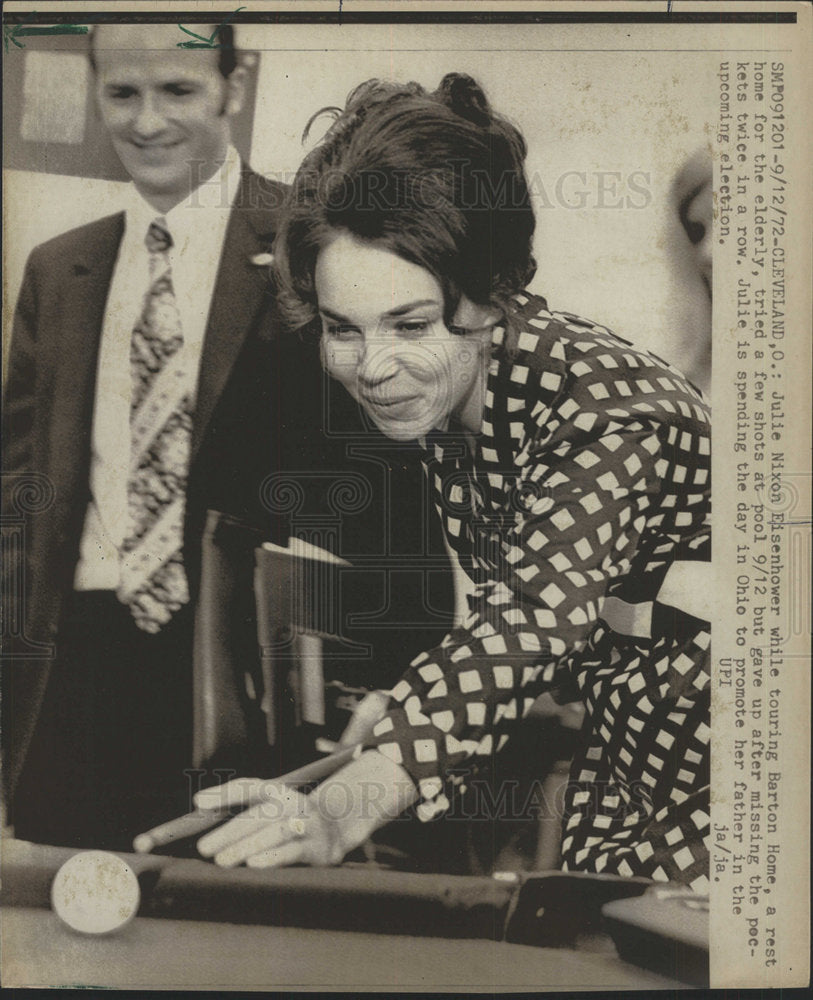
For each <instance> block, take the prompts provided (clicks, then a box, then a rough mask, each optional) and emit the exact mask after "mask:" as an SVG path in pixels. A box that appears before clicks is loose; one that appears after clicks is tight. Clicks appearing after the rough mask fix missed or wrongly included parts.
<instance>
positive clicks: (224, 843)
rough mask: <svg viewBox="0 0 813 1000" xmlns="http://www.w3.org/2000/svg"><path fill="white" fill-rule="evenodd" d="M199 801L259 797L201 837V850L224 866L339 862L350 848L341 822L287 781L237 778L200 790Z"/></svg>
mask: <svg viewBox="0 0 813 1000" xmlns="http://www.w3.org/2000/svg"><path fill="white" fill-rule="evenodd" d="M258 800H259V801H258ZM195 802H196V805H197V806H198V808H201V806H202V807H203V808H208V804H209V802H212V803H214V802H216V803H217V805H218V806H222V807H225V808H233V807H235V806H240V805H244V804H246V803H248V802H254V803H255V804H254V805H251V806H250V807H249V808H248V809H246V810H245V812H242V813H240V815H239V816H235V817H234V819H231V820H229V822H228V823H226V824H224V825H223V826H221V827H219V828H218V829H217V830H214V831H212V832H211V833H207V834H206V836H204V837H201V839H200V840H199V841H198V850H199V851H200V853H201V854H202V855H203V856H204V857H205V858H214V861H215V863H216V864H218V865H221V866H222V867H223V868H233V867H234V866H235V865H239V864H242V863H243V862H245V863H246V864H247V865H248V866H249V868H278V867H283V866H284V865H295V864H308V865H336V864H339V862H340V861H341V860H342V858H343V857H344V855H345V853H346V851H345V849H344V847H343V846H342V841H341V837H340V830H339V826H338V824H337V823H336V821H335V820H333V821H331V819H330V818H329V817H327V816H325V815H323V813H322V811H321V810H320V809H319V806H318V803H317V800H316V798H315V796H313V795H303V794H302V793H301V792H297V791H296V790H295V789H292V788H288V787H287V786H286V785H281V784H277V783H274V782H272V781H261V780H259V779H255V778H238V779H237V780H236V781H230V782H228V783H227V784H224V785H219V786H216V787H214V788H207V789H205V790H204V791H202V792H199V793H198V795H197V796H196V798H195Z"/></svg>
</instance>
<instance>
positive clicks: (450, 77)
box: [434, 73, 492, 128]
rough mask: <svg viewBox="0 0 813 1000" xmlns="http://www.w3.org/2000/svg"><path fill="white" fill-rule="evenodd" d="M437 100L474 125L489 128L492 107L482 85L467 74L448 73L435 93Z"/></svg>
mask: <svg viewBox="0 0 813 1000" xmlns="http://www.w3.org/2000/svg"><path fill="white" fill-rule="evenodd" d="M434 96H435V98H436V99H437V100H438V101H440V102H441V104H445V105H446V107H447V108H449V109H450V110H451V111H454V113H455V114H456V115H460V117H461V118H465V119H466V121H470V122H471V123H472V124H473V125H479V126H480V127H481V128H488V126H489V125H490V124H491V121H492V113H491V107H490V105H489V103H488V99H487V98H486V95H485V94H484V93H483V91H482V89H481V88H480V85H479V84H478V83H477V81H476V80H473V79H472V78H471V77H470V76H469V75H468V74H467V73H447V74H446V76H444V77H443V79H442V80H441V81H440V85H439V86H438V89H437V90H436V91H435V95H434Z"/></svg>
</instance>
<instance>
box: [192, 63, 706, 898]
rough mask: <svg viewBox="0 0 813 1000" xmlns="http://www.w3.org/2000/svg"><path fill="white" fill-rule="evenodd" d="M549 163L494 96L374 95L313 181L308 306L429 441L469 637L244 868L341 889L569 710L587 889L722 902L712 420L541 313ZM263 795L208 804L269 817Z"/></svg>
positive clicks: (305, 310)
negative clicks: (540, 239) (366, 848)
mask: <svg viewBox="0 0 813 1000" xmlns="http://www.w3.org/2000/svg"><path fill="white" fill-rule="evenodd" d="M524 159H525V142H524V140H523V138H522V136H521V134H520V133H519V131H518V130H517V129H516V128H515V127H514V126H513V125H512V124H511V123H510V122H508V121H507V119H505V118H503V117H502V116H501V115H499V114H497V113H496V112H495V111H493V110H492V109H491V107H490V106H489V104H488V101H487V99H486V97H485V95H484V94H483V92H482V90H481V89H480V87H479V86H478V85H477V83H476V82H475V81H474V80H472V79H471V78H470V77H468V76H463V75H460V74H449V75H447V76H446V77H445V78H444V79H443V80H442V81H441V84H440V86H439V88H438V89H437V91H435V92H434V93H427V92H426V91H425V90H423V89H422V88H421V87H419V86H418V85H417V84H408V85H405V86H404V85H397V84H392V83H384V82H381V81H376V80H371V81H368V82H367V83H365V84H362V85H361V86H360V87H358V88H357V89H356V90H355V91H354V92H353V93H352V94H351V95H350V97H349V99H348V102H347V106H346V107H345V109H344V111H343V112H341V113H339V114H338V116H337V117H336V120H335V123H334V124H333V125H332V127H331V129H330V130H329V132H328V134H327V136H326V137H325V139H324V140H323V141H322V143H321V144H320V145H319V146H318V147H317V148H316V149H315V150H314V151H313V152H311V153H310V154H309V155H308V157H307V158H306V160H305V161H304V163H303V164H302V166H301V168H300V170H299V172H298V174H297V177H296V180H295V182H294V186H293V192H292V197H291V200H290V204H289V206H288V209H287V217H286V220H285V223H284V225H283V228H282V230H281V232H280V236H279V239H278V245H277V256H276V262H277V267H278V274H279V280H280V285H281V293H282V295H283V298H284V302H285V304H286V305H287V307H288V311H289V313H290V315H291V317H292V319H293V321H294V323H295V324H296V325H298V326H302V325H304V324H305V323H307V322H309V321H310V320H312V319H313V318H314V317H315V316H316V315H318V316H319V317H320V318H321V323H322V357H323V363H324V367H325V369H326V371H327V372H328V373H329V374H330V375H331V376H332V377H333V378H334V379H337V380H338V381H339V382H340V383H342V384H343V385H344V387H345V388H346V389H347V391H348V392H349V393H350V394H351V395H352V396H353V397H354V398H355V399H356V400H357V401H358V402H359V403H360V404H361V405H362V406H363V407H364V409H365V410H366V411H367V413H368V414H369V416H370V417H371V419H372V420H373V421H374V422H375V424H376V425H377V426H378V427H379V428H380V429H381V430H382V431H383V432H384V433H385V434H387V435H388V436H390V437H391V438H394V439H395V440H413V439H416V440H418V441H420V442H422V443H423V444H424V446H425V449H426V454H425V472H426V475H427V477H428V481H429V486H430V489H431V490H432V492H433V496H434V500H435V503H436V505H437V509H438V511H439V513H440V515H441V518H442V520H443V524H444V529H445V533H446V537H447V539H448V541H449V544H450V545H451V546H452V547H453V548H454V550H455V551H456V553H457V555H458V557H459V559H460V562H461V564H462V566H463V568H464V569H465V570H466V572H467V573H468V574H469V576H470V577H471V579H472V581H473V585H474V593H473V596H471V597H470V598H469V613H468V616H467V617H466V618H465V620H464V621H463V622H462V624H461V625H460V626H459V627H456V628H455V629H453V630H452V631H451V632H450V633H449V634H448V635H447V636H446V638H445V639H444V640H443V642H442V643H441V644H440V646H438V647H437V648H436V649H431V650H427V651H426V652H425V653H422V654H421V655H420V656H418V657H417V659H415V660H414V661H413V663H412V664H411V665H410V666H409V668H408V670H407V671H406V673H405V674H404V676H403V677H402V679H401V680H400V681H399V682H398V683H397V684H396V685H395V687H394V688H393V690H392V692H391V694H390V698H389V703H388V706H387V711H386V714H385V715H384V716H383V718H381V719H380V721H378V722H377V724H376V725H375V727H374V729H373V730H372V732H371V733H370V735H369V736H368V738H367V739H366V741H365V742H364V745H363V748H361V750H360V751H359V754H358V756H357V757H356V758H355V759H354V760H353V761H351V763H349V764H348V765H346V766H345V767H344V768H343V769H342V770H341V771H339V772H337V773H336V774H335V775H334V776H333V777H332V778H330V779H328V780H327V781H326V782H324V783H323V784H322V785H321V786H319V788H318V789H316V790H315V791H314V792H313V793H312V794H310V795H307V796H306V795H301V794H299V793H295V792H290V791H286V790H285V789H283V788H281V787H279V786H274V785H271V786H268V787H266V789H265V791H264V792H263V796H264V799H263V801H262V802H261V803H260V804H255V805H254V806H252V807H251V808H250V809H248V810H247V811H246V812H245V813H243V814H241V815H240V816H238V817H236V818H235V819H233V820H232V821H230V822H229V823H228V824H226V825H225V826H224V827H222V828H221V829H219V830H216V831H214V832H213V833H210V834H208V835H207V836H205V837H203V838H202V839H201V841H200V842H199V848H200V851H201V853H202V854H204V855H205V856H210V857H214V858H215V860H216V861H217V862H218V863H219V864H223V865H234V864H239V863H241V862H246V863H247V864H249V865H252V866H258V867H259V866H267V865H285V864H296V863H307V864H334V863H338V862H339V861H340V860H341V859H342V858H343V857H344V856H345V854H346V853H347V852H348V851H350V850H351V849H353V848H355V847H357V846H358V845H359V844H360V843H362V842H363V841H364V840H365V839H366V838H367V837H368V836H369V835H370V833H372V832H373V831H374V830H375V829H376V828H378V827H380V826H382V825H383V824H384V823H386V822H387V821H388V820H389V819H392V818H393V817H394V816H396V815H398V814H399V813H400V812H401V811H402V810H404V809H405V808H407V807H408V806H410V805H413V804H415V805H416V809H417V813H418V815H419V816H420V817H421V818H423V819H430V818H433V817H435V816H437V815H440V814H442V813H443V812H444V811H445V810H446V809H447V808H448V807H449V800H450V797H451V796H452V795H455V794H465V780H466V773H467V772H469V773H470V772H471V771H473V770H476V768H477V765H478V762H483V761H484V760H485V761H487V760H489V759H490V758H491V757H492V755H493V754H495V753H497V752H499V750H500V749H501V748H502V746H503V745H504V743H505V742H506V740H507V739H508V736H509V734H510V732H511V729H512V728H513V727H514V726H516V724H517V720H519V719H521V718H522V717H523V715H524V714H526V713H527V712H528V710H529V708H530V706H531V705H532V704H533V702H534V700H535V698H536V697H537V696H538V695H539V694H540V693H542V692H545V691H554V690H555V691H556V692H557V695H558V697H559V698H560V699H561V698H570V699H571V700H573V699H580V700H581V701H582V702H583V703H584V705H585V707H586V716H585V724H584V729H583V731H582V734H581V741H580V748H579V750H578V751H577V753H576V757H575V759H574V761H573V766H572V771H571V777H570V782H569V784H568V788H567V793H566V800H565V813H564V824H563V839H562V858H563V867H564V868H565V869H567V870H571V871H590V872H604V873H608V874H609V873H613V874H621V875H642V876H648V877H651V878H654V879H657V880H663V881H674V882H682V883H685V884H688V885H691V886H692V887H694V888H695V889H698V890H704V889H705V888H706V886H707V878H708V852H707V843H706V841H707V837H708V833H709V790H708V782H709V735H710V733H709V673H708V654H709V641H710V627H709V622H708V620H707V611H706V608H707V601H708V592H707V590H706V579H707V576H706V574H705V573H704V570H707V569H708V560H709V556H710V536H709V489H710V482H709V465H710V461H709V430H710V428H709V413H708V409H707V406H706V404H705V403H704V402H703V399H702V397H701V396H700V394H699V392H698V391H697V390H696V389H695V388H694V387H693V386H692V385H691V384H689V383H688V382H687V381H686V380H685V379H684V377H683V376H682V375H681V374H680V372H678V371H677V370H676V369H674V368H672V367H671V366H670V365H669V364H667V363H666V362H664V361H662V360H660V359H659V358H657V357H654V356H653V355H650V354H646V353H643V352H641V351H638V350H635V349H634V348H633V347H632V346H631V345H630V344H629V343H628V342H627V341H625V340H622V339H621V338H619V337H616V336H615V335H613V334H612V333H611V332H610V331H609V330H607V329H605V328H604V327H602V326H599V325H597V324H596V323H592V322H589V321H587V320H583V319H579V318H577V317H576V316H574V315H573V314H571V313H566V312H557V311H552V310H550V309H549V308H548V305H547V303H546V302H545V300H544V299H542V298H540V297H539V296H537V295H533V294H531V293H530V292H528V291H526V287H527V285H528V283H529V282H530V280H531V278H532V277H533V275H534V272H535V263H534V260H533V257H532V255H531V242H532V237H533V231H534V216H533V210H532V207H531V203H530V198H529V193H528V188H527V184H526V179H525V176H524V166H523V164H524ZM247 787H251V783H250V782H245V781H237V782H232V783H230V784H228V785H223V786H220V787H218V788H213V789H209V790H205V791H204V792H202V793H199V795H198V798H197V804H198V805H199V806H207V807H208V806H215V805H220V804H223V803H224V802H229V803H234V802H239V801H244V800H243V799H242V796H243V795H244V794H245V790H246V788H247Z"/></svg>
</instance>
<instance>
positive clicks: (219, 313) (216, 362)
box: [192, 170, 276, 461]
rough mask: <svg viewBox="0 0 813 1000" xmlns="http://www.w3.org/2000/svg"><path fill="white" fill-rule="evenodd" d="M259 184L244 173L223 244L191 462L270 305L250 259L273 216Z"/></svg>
mask: <svg viewBox="0 0 813 1000" xmlns="http://www.w3.org/2000/svg"><path fill="white" fill-rule="evenodd" d="M259 180H260V179H259V178H258V177H257V176H256V175H254V174H252V173H251V172H250V171H248V170H245V171H244V172H243V177H242V180H241V182H240V188H239V190H238V193H237V198H236V201H235V206H234V208H233V209H232V213H231V218H230V219H229V224H228V227H227V229H226V238H225V240H224V241H223V252H222V255H221V258H220V267H219V269H218V274H217V281H216V283H215V289H214V294H213V295H212V304H211V307H210V310H209V319H208V322H207V324H206V335H205V337H204V341H203V351H202V354H201V362H200V373H199V378H198V395H197V404H196V407H195V417H194V426H193V429H192V460H193V461H194V459H195V456H196V455H197V453H198V451H199V450H200V446H201V443H202V442H203V439H204V437H205V434H206V430H207V428H208V426H209V422H210V420H211V418H212V413H213V412H214V409H215V406H216V405H217V401H218V399H219V398H220V395H221V393H222V392H223V388H224V386H225V385H226V382H227V381H228V378H229V375H230V374H231V371H232V368H233V367H234V363H235V361H236V359H237V356H238V355H239V353H240V350H241V348H242V346H243V344H244V342H245V339H246V337H247V335H248V332H249V331H250V330H251V329H252V328H253V327H254V325H255V323H256V321H257V318H258V314H259V313H260V312H261V311H262V310H266V309H269V308H270V305H271V298H270V295H271V288H270V282H269V279H268V268H267V264H264V263H263V262H260V263H254V262H253V260H252V258H254V257H256V255H257V254H261V253H262V254H267V253H268V252H269V250H270V246H271V241H272V239H273V235H274V234H273V229H274V222H275V215H276V213H275V212H271V211H269V207H268V205H267V204H266V205H263V195H264V193H263V191H262V189H261V187H260V185H259ZM266 197H267V196H266Z"/></svg>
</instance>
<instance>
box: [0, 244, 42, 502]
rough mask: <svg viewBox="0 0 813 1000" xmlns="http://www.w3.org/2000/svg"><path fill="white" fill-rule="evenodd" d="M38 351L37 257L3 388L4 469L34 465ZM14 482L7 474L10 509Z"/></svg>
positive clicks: (5, 496)
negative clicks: (33, 441) (32, 462)
mask: <svg viewBox="0 0 813 1000" xmlns="http://www.w3.org/2000/svg"><path fill="white" fill-rule="evenodd" d="M36 354H37V280H36V266H35V258H34V257H33V256H32V257H31V258H30V259H29V262H28V264H27V265H26V269H25V275H24V277H23V284H22V289H21V291H20V297H19V299H18V302H17V308H16V311H15V314H14V325H13V330H12V339H11V352H10V355H9V367H8V379H7V382H6V386H5V390H4V392H3V472H4V473H9V474H10V473H19V472H24V471H26V470H27V469H29V468H30V465H31V458H32V434H33V428H34V395H35V385H36ZM12 488H13V483H12V480H11V478H10V476H4V486H3V507H4V509H6V510H9V509H10V507H9V501H10V499H11V493H10V491H11V490H12Z"/></svg>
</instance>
